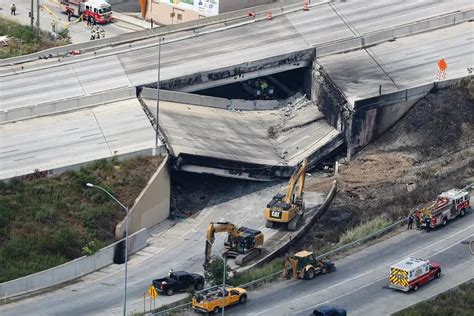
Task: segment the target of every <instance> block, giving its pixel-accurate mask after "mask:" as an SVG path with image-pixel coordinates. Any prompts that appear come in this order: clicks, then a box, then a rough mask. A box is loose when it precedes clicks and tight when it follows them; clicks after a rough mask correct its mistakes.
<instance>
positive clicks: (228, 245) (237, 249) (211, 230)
mask: <svg viewBox="0 0 474 316" xmlns="http://www.w3.org/2000/svg"><path fill="white" fill-rule="evenodd" d="M221 232H226V233H227V234H228V236H227V239H226V241H225V242H224V247H225V249H226V251H225V253H224V255H225V256H226V257H230V258H235V263H236V264H237V265H239V266H243V265H245V264H246V263H248V262H249V261H250V260H252V259H253V258H255V257H257V256H258V255H260V254H261V253H262V249H261V248H258V247H260V246H261V245H263V234H262V232H260V231H258V230H255V229H251V228H247V227H239V228H237V227H236V226H235V225H234V224H232V223H229V222H211V223H209V225H208V226H207V236H206V250H205V253H204V255H205V259H204V269H205V270H207V267H208V265H209V261H210V259H211V255H212V245H213V244H214V238H215V237H214V235H215V234H216V233H221Z"/></svg>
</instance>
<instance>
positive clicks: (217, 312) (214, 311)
mask: <svg viewBox="0 0 474 316" xmlns="http://www.w3.org/2000/svg"><path fill="white" fill-rule="evenodd" d="M212 312H213V313H214V314H219V307H217V306H216V307H214V310H213V311H212Z"/></svg>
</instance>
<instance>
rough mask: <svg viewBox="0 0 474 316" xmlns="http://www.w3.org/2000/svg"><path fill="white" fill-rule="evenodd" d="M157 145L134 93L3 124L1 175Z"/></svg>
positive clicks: (1, 131) (7, 176)
mask: <svg viewBox="0 0 474 316" xmlns="http://www.w3.org/2000/svg"><path fill="white" fill-rule="evenodd" d="M154 146H155V130H154V129H153V127H152V125H151V124H150V121H149V120H148V117H147V116H146V114H145V112H143V109H142V107H141V105H140V103H139V102H138V100H137V99H136V98H131V99H128V100H123V101H119V102H111V103H109V104H106V105H99V106H96V107H92V108H87V109H81V110H77V111H73V112H67V113H62V114H57V115H49V116H42V117H38V118H33V119H29V120H23V121H18V122H13V123H7V124H0V165H1V168H0V179H8V178H12V177H15V176H21V175H25V174H30V173H33V172H34V171H35V170H51V169H57V168H62V167H67V166H71V165H76V164H81V163H85V162H89V161H94V160H97V159H104V158H108V157H113V156H117V155H123V154H127V153H133V152H138V151H141V150H146V149H151V148H153V147H154ZM59 152H60V153H61V154H60V155H58V153H59ZM150 152H151V150H150Z"/></svg>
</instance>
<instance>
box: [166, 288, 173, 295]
mask: <svg viewBox="0 0 474 316" xmlns="http://www.w3.org/2000/svg"><path fill="white" fill-rule="evenodd" d="M173 293H174V292H173V289H168V290H166V295H168V296H171V295H173Z"/></svg>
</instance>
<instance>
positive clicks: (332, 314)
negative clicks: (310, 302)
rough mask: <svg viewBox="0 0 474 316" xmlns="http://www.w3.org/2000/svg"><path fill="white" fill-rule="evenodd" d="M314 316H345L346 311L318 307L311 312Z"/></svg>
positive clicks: (333, 307) (336, 308)
mask: <svg viewBox="0 0 474 316" xmlns="http://www.w3.org/2000/svg"><path fill="white" fill-rule="evenodd" d="M313 315H316V316H346V315H347V311H346V310H345V309H344V308H342V307H335V306H320V307H318V308H316V309H315V310H314V311H313Z"/></svg>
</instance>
